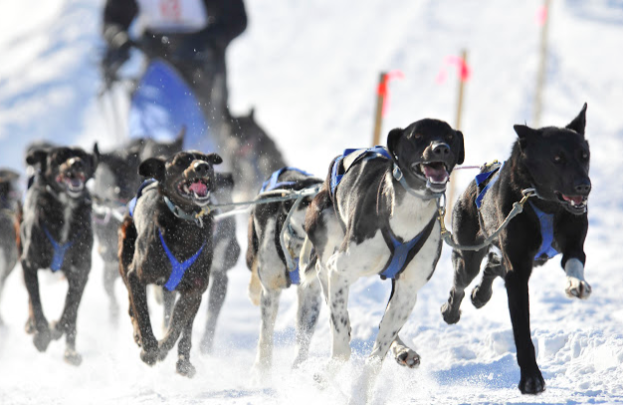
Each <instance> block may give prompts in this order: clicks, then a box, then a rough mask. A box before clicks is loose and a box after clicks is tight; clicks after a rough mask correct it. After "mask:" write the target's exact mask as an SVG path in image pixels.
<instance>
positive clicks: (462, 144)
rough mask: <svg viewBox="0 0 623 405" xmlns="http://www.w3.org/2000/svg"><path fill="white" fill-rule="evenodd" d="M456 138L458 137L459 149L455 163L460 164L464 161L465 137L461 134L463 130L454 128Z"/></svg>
mask: <svg viewBox="0 0 623 405" xmlns="http://www.w3.org/2000/svg"><path fill="white" fill-rule="evenodd" d="M455 133H456V136H457V138H459V147H460V148H461V150H460V151H459V159H458V160H457V162H456V164H457V165H462V164H463V162H465V137H464V136H463V132H461V131H459V130H456V131H455Z"/></svg>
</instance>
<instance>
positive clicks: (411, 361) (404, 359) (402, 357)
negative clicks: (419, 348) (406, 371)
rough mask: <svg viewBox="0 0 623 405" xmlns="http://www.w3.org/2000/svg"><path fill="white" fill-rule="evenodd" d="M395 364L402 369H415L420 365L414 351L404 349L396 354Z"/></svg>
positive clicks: (418, 357)
mask: <svg viewBox="0 0 623 405" xmlns="http://www.w3.org/2000/svg"><path fill="white" fill-rule="evenodd" d="M396 363H398V364H400V365H401V366H403V367H409V368H417V367H418V366H419V365H420V355H419V354H417V353H416V352H415V350H413V349H410V348H408V347H405V348H404V349H402V350H400V351H399V352H398V353H396Z"/></svg>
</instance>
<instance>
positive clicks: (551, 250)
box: [530, 202, 560, 260]
mask: <svg viewBox="0 0 623 405" xmlns="http://www.w3.org/2000/svg"><path fill="white" fill-rule="evenodd" d="M530 206H531V207H532V209H533V210H534V213H535V214H536V216H537V217H538V218H539V223H540V225H541V238H542V239H543V241H542V242H541V246H540V247H539V251H538V253H537V254H536V255H535V256H534V260H537V259H551V258H552V257H554V256H556V255H557V254H558V253H560V252H559V251H558V250H556V248H555V247H554V246H553V242H554V214H548V213H546V212H543V211H541V210H540V209H538V208H537V207H536V205H534V204H533V203H532V202H530Z"/></svg>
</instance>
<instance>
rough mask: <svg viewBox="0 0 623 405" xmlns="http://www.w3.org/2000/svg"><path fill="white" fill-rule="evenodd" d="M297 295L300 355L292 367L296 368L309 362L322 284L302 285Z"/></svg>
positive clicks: (297, 337) (297, 338) (312, 281)
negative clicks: (306, 361)
mask: <svg viewBox="0 0 623 405" xmlns="http://www.w3.org/2000/svg"><path fill="white" fill-rule="evenodd" d="M297 294H298V312H297V316H296V343H297V346H298V353H297V355H296V359H295V360H294V364H293V366H292V367H294V368H296V367H297V366H298V365H299V364H301V363H302V362H304V361H305V360H307V357H308V356H309V344H310V342H311V338H312V335H313V334H314V329H315V328H316V322H317V321H318V314H319V313H320V305H321V303H320V282H319V281H318V280H317V279H313V280H311V281H310V282H308V283H304V284H301V285H300V286H299V287H298V289H297Z"/></svg>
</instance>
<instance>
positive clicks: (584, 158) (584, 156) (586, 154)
mask: <svg viewBox="0 0 623 405" xmlns="http://www.w3.org/2000/svg"><path fill="white" fill-rule="evenodd" d="M582 160H583V161H585V162H586V161H588V152H586V151H584V152H582Z"/></svg>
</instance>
